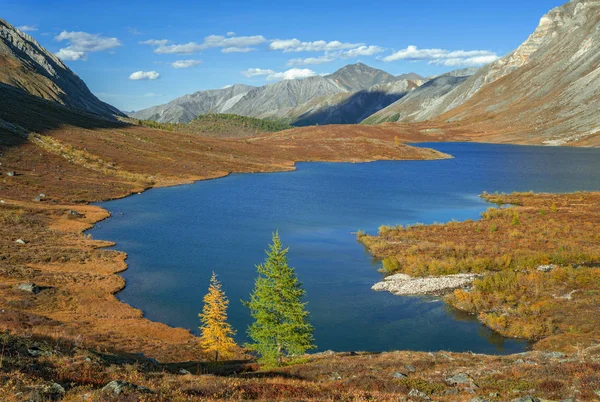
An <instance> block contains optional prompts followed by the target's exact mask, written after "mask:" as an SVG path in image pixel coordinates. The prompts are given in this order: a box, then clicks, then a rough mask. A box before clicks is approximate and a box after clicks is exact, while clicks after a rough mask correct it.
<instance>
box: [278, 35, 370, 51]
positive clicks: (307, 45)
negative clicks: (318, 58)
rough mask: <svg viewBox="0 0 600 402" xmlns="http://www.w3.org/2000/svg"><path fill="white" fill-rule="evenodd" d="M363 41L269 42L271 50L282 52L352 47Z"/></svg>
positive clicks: (289, 40) (283, 40) (279, 40)
mask: <svg viewBox="0 0 600 402" xmlns="http://www.w3.org/2000/svg"><path fill="white" fill-rule="evenodd" d="M363 45H364V44H363V43H342V42H340V41H337V40H334V41H331V42H326V41H324V40H317V41H314V42H301V41H299V40H298V39H295V38H294V39H275V40H274V41H272V42H271V43H270V44H269V49H271V50H281V51H283V52H284V53H289V52H324V51H332V50H344V49H353V48H356V47H359V46H363Z"/></svg>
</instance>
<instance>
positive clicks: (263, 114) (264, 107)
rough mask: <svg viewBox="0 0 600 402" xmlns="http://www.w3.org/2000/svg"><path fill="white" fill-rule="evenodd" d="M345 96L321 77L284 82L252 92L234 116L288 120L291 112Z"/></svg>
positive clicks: (236, 106) (233, 108) (234, 107)
mask: <svg viewBox="0 0 600 402" xmlns="http://www.w3.org/2000/svg"><path fill="white" fill-rule="evenodd" d="M341 92H344V90H343V89H342V88H340V87H339V86H338V85H336V84H335V83H334V82H332V81H331V80H329V79H327V78H325V77H321V76H315V77H309V78H305V79H301V80H284V81H280V82H277V83H275V84H269V85H265V86H264V87H259V88H255V89H253V90H252V91H250V92H248V93H247V94H246V95H244V97H243V98H242V99H241V100H240V101H239V102H238V103H236V104H235V105H234V106H233V107H232V108H231V113H235V114H239V115H243V116H252V117H258V118H268V117H278V118H279V117H288V112H289V110H290V109H291V108H294V107H296V106H298V105H301V104H303V103H306V102H308V101H310V100H312V99H316V98H320V97H323V96H329V95H335V94H338V93H341Z"/></svg>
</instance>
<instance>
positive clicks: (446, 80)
mask: <svg viewBox="0 0 600 402" xmlns="http://www.w3.org/2000/svg"><path fill="white" fill-rule="evenodd" d="M467 79H468V77H457V76H452V75H443V76H440V77H437V78H434V79H432V80H430V81H427V82H426V83H425V84H423V85H422V86H420V87H418V88H416V89H415V90H414V91H412V92H410V93H409V94H408V95H406V96H405V97H403V98H401V99H400V100H398V101H396V102H394V103H392V104H390V105H389V106H387V107H385V108H383V109H381V110H379V111H378V112H377V113H374V114H372V115H369V116H368V117H367V118H365V119H364V120H363V121H362V123H364V124H379V123H385V122H396V121H418V120H425V118H424V116H427V113H428V110H430V109H433V108H435V107H437V106H438V104H439V103H440V102H442V100H443V99H444V96H445V95H447V94H448V93H449V92H451V91H452V90H454V89H455V88H456V87H457V86H459V85H460V84H461V83H463V82H464V81H465V80H467Z"/></svg>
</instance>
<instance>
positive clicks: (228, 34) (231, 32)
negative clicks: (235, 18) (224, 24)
mask: <svg viewBox="0 0 600 402" xmlns="http://www.w3.org/2000/svg"><path fill="white" fill-rule="evenodd" d="M227 36H235V32H233V31H229V32H227Z"/></svg>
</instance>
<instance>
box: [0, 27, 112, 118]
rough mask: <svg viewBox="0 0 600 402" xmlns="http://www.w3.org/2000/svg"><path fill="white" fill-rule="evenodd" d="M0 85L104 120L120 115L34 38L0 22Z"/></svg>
mask: <svg viewBox="0 0 600 402" xmlns="http://www.w3.org/2000/svg"><path fill="white" fill-rule="evenodd" d="M0 83H3V84H6V85H7V86H10V87H14V88H18V89H20V90H22V91H24V92H25V93H28V94H30V95H34V96H36V97H39V98H42V99H46V100H50V101H53V102H58V103H60V104H62V105H65V106H70V107H73V108H76V109H79V110H81V111H84V112H87V113H93V114H96V115H100V116H102V117H105V118H111V119H113V118H114V117H115V116H122V113H121V112H120V111H119V110H117V109H116V108H114V107H112V106H110V105H108V104H106V103H104V102H102V101H100V100H99V99H98V98H96V97H95V96H94V95H93V94H92V93H91V92H90V90H89V89H88V87H87V86H86V85H85V83H84V82H83V81H82V80H81V79H80V78H79V77H78V76H77V75H76V74H75V73H74V72H72V71H71V70H70V69H69V68H68V67H67V66H66V65H65V64H63V62H62V61H60V60H59V59H58V58H57V57H56V56H54V55H53V54H52V53H50V52H48V51H47V50H46V49H44V48H43V47H42V46H40V44H39V43H38V42H37V41H36V40H35V39H33V38H32V37H31V36H29V35H27V34H25V33H23V32H21V31H20V30H18V29H16V28H15V27H13V26H12V25H10V24H9V23H7V22H6V21H4V20H2V19H0Z"/></svg>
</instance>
